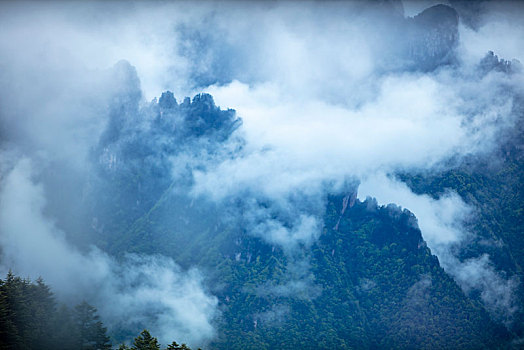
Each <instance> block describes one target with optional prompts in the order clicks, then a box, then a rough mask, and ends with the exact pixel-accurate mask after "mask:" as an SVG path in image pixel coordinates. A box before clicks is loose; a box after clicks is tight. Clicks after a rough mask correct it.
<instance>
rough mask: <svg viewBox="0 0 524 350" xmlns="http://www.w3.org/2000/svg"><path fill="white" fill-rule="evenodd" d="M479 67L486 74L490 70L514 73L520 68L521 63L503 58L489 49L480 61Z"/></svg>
mask: <svg viewBox="0 0 524 350" xmlns="http://www.w3.org/2000/svg"><path fill="white" fill-rule="evenodd" d="M479 69H480V71H481V73H482V74H487V73H489V72H490V71H496V72H503V73H516V72H520V71H521V70H522V64H521V63H520V62H519V61H518V60H511V61H508V60H505V59H503V58H500V59H499V57H498V56H497V55H495V54H494V53H493V51H489V52H488V53H487V54H486V56H484V58H483V59H482V60H481V61H480V64H479Z"/></svg>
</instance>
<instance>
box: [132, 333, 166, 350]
mask: <svg viewBox="0 0 524 350" xmlns="http://www.w3.org/2000/svg"><path fill="white" fill-rule="evenodd" d="M132 349H133V350H160V345H159V344H158V340H157V339H156V338H155V337H152V336H151V334H150V333H149V331H148V330H147V329H144V330H143V331H142V333H140V335H139V336H138V337H136V338H135V341H134V343H133V347H132Z"/></svg>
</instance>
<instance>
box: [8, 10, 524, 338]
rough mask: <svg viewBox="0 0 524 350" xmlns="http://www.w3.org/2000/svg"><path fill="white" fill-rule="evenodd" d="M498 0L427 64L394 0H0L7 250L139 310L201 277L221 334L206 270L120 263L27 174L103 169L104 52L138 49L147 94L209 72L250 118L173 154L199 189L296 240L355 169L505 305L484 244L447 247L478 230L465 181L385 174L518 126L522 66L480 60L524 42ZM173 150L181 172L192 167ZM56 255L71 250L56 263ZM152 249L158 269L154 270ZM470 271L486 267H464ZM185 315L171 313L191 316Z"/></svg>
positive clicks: (210, 80) (13, 258) (227, 103)
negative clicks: (461, 252) (83, 240)
mask: <svg viewBox="0 0 524 350" xmlns="http://www.w3.org/2000/svg"><path fill="white" fill-rule="evenodd" d="M429 3H431V4H433V3H435V2H434V1H429V2H425V4H429ZM411 5H414V4H411ZM411 5H410V4H409V3H408V2H405V3H404V6H405V8H406V10H407V11H406V13H405V14H406V15H408V16H411V15H414V14H416V13H417V12H418V11H420V10H421V9H422V8H418V7H416V6H415V7H413V6H411ZM410 6H411V7H410ZM486 6H487V7H486V11H485V13H484V14H483V15H482V17H481V20H480V25H479V29H478V30H477V31H475V30H473V29H470V28H468V27H465V26H463V25H459V26H458V33H459V34H460V39H459V41H458V43H457V44H458V46H457V48H456V51H453V53H451V54H456V55H457V57H455V58H456V62H455V65H451V66H442V67H438V69H435V70H432V69H422V68H421V67H418V66H417V61H416V59H414V58H413V55H411V56H410V52H412V51H413V43H414V42H415V43H419V44H421V45H422V49H421V51H423V52H425V51H424V50H425V49H428V47H429V49H431V48H432V47H431V43H432V42H433V41H431V40H430V43H429V44H428V43H426V42H424V40H422V39H420V38H419V37H417V36H416V35H415V34H413V33H412V31H411V30H409V28H411V27H410V26H409V25H408V24H406V23H413V22H405V21H404V14H403V13H402V11H401V9H400V8H399V7H398V6H396V4H394V3H393V2H392V3H391V4H389V3H386V2H381V3H380V4H379V3H377V4H373V5H369V4H365V3H362V2H330V3H329V4H326V3H317V2H308V3H307V4H306V5H304V6H302V5H301V6H298V5H297V4H295V3H287V2H284V3H273V2H271V3H266V2H256V3H249V4H247V3H243V4H239V3H238V2H220V3H209V2H202V3H198V4H193V3H191V4H190V3H185V2H177V3H163V2H162V3H153V4H149V3H147V4H146V3H143V2H135V3H131V4H127V3H126V4H124V3H121V2H111V3H109V4H105V3H98V2H96V3H81V4H79V3H75V4H64V3H43V4H40V3H31V4H26V3H25V4H24V6H21V5H19V4H17V3H14V2H12V3H3V4H2V5H1V7H2V10H3V11H0V13H1V14H0V20H1V21H2V24H3V30H2V32H1V33H0V58H1V60H0V62H1V63H0V68H1V69H0V72H1V73H0V78H1V81H2V83H1V85H0V92H1V93H2V96H4V98H3V103H2V104H1V105H0V117H1V125H0V133H1V134H0V135H1V137H2V142H3V144H2V147H3V148H9V150H12V149H16V153H17V155H16V157H17V158H19V159H21V160H20V161H17V160H14V161H13V162H12V163H13V164H12V167H13V168H12V169H11V170H9V169H7V170H4V169H2V176H3V180H2V182H3V183H4V186H3V189H2V194H1V195H2V198H4V199H5V200H4V201H2V204H1V205H2V212H1V213H0V215H2V218H3V220H2V228H3V232H6V233H5V234H2V237H1V238H0V239H1V240H2V247H3V253H4V259H5V260H4V263H5V265H7V264H8V262H15V263H16V265H17V266H18V268H19V269H20V271H22V272H24V273H25V271H27V273H38V274H42V275H43V276H44V278H46V279H47V280H49V281H50V282H51V284H52V285H53V284H56V285H57V286H60V288H62V287H63V288H65V289H67V287H66V286H67V285H68V284H71V283H70V281H76V280H77V279H78V276H85V278H82V279H80V280H79V282H78V285H79V286H86V287H88V286H90V285H92V284H97V283H98V284H100V285H102V287H103V288H101V289H100V290H104V291H106V292H107V295H109V294H110V292H111V293H115V295H120V296H121V298H118V299H119V300H121V301H122V302H124V301H125V302H126V303H128V304H127V305H130V307H132V308H135V309H136V310H143V309H142V306H143V305H146V304H148V303H149V302H150V301H151V299H152V298H153V296H156V297H161V299H160V303H161V304H160V306H162V307H166V308H167V310H168V311H166V312H171V311H172V312H173V314H174V315H179V314H180V307H179V305H180V304H179V301H180V297H181V296H180V295H178V294H176V293H175V292H176V291H174V290H172V289H171V287H168V286H165V285H163V284H162V282H163V281H164V280H165V281H178V283H181V284H183V285H184V286H186V287H187V289H188V290H191V291H194V293H192V294H191V296H192V297H194V298H193V299H191V300H190V301H189V303H190V304H191V303H194V304H195V308H196V310H197V314H198V315H199V317H195V320H197V321H198V323H197V324H196V325H195V329H198V330H199V331H201V333H202V335H203V338H202V339H204V338H208V337H210V336H211V334H212V328H210V327H211V326H210V322H211V320H212V318H213V315H214V301H213V300H214V299H213V298H212V297H211V296H209V295H208V294H206V293H205V292H204V291H203V290H202V289H199V288H200V287H199V286H201V284H202V280H201V279H200V278H201V277H198V273H197V272H194V271H193V272H192V271H186V272H184V271H180V270H178V268H177V267H176V266H175V265H173V264H172V263H171V262H169V261H167V262H165V263H161V262H159V261H158V259H157V258H151V257H141V258H137V257H134V258H128V259H127V260H125V261H123V262H122V264H120V262H117V261H116V260H114V259H113V258H111V257H107V256H105V255H104V253H102V252H99V251H96V250H91V251H90V252H88V253H81V252H79V251H78V250H75V248H73V247H71V246H70V245H69V244H68V243H67V237H66V233H65V232H60V230H58V229H57V225H55V224H54V223H53V222H52V221H50V220H49V218H48V217H46V216H45V215H43V213H42V211H43V208H44V207H45V206H46V204H45V203H46V200H54V199H53V198H52V196H49V195H48V192H46V190H48V189H47V188H46V187H45V184H42V185H40V184H37V183H39V182H38V181H37V180H36V179H32V178H31V176H32V175H31V174H32V170H31V169H32V168H35V169H36V170H41V169H43V168H46V167H49V166H50V165H53V164H54V165H55V166H56V164H60V169H64V168H68V167H74V168H77V169H81V170H85V171H84V172H88V171H90V170H91V169H90V163H89V161H88V160H87V155H88V154H89V151H90V150H91V149H92V147H95V146H96V145H97V144H98V141H99V139H100V136H101V134H102V132H103V130H104V128H105V127H106V125H107V123H108V120H109V118H110V116H109V112H110V108H109V107H110V106H111V104H112V102H114V100H113V99H114V97H115V96H116V95H118V93H119V92H121V91H122V90H125V89H127V88H129V81H128V80H126V79H119V77H118V76H115V75H114V70H110V69H109V67H112V66H113V65H114V64H115V63H116V62H118V61H119V60H121V59H126V60H128V61H129V62H131V64H132V65H133V66H135V67H136V75H135V78H136V81H135V83H137V81H138V78H139V79H140V84H138V83H137V85H136V86H135V85H133V84H131V85H132V88H133V89H135V90H137V91H139V93H140V97H139V98H137V100H136V101H135V102H136V103H137V104H140V105H143V104H145V102H144V100H150V99H151V98H153V97H154V96H158V95H159V94H160V92H161V91H163V90H165V89H170V90H172V91H174V92H175V95H176V96H177V97H182V96H184V95H185V94H190V93H193V92H194V91H195V90H198V91H197V92H201V91H200V90H205V91H208V92H210V93H211V94H213V96H214V98H215V101H216V102H217V103H218V104H219V105H220V106H222V107H231V108H234V109H236V110H237V113H238V115H239V116H240V117H241V118H243V120H244V124H243V127H242V129H241V130H239V131H238V132H237V136H239V137H242V138H244V141H245V143H244V144H243V145H242V147H241V150H239V151H238V152H237V153H235V156H234V157H231V154H228V155H227V156H224V157H220V159H210V160H209V161H208V159H207V158H206V157H209V155H206V156H205V157H204V156H202V155H198V154H193V153H191V152H188V154H181V155H179V156H178V158H177V159H178V160H179V161H181V162H182V161H183V162H185V163H187V164H197V165H199V166H198V169H192V170H193V176H194V184H193V187H192V191H191V195H193V196H194V197H199V196H200V197H205V198H206V199H212V200H214V201H218V202H220V201H223V200H231V199H240V200H241V202H242V203H241V206H242V207H243V209H244V211H243V213H245V215H244V217H243V218H242V220H243V224H244V225H245V228H246V230H247V231H248V232H250V233H252V234H254V235H256V236H259V237H263V238H264V239H266V240H267V241H268V242H270V243H271V244H278V245H280V246H282V247H283V248H284V249H285V250H286V252H288V254H289V255H293V254H295V252H296V251H297V249H302V248H307V247H308V246H309V245H310V244H311V243H312V242H314V241H315V239H316V238H317V237H318V235H319V233H320V232H319V231H320V228H321V227H322V222H321V217H322V214H323V208H324V204H325V197H326V194H327V193H328V192H338V191H342V192H343V191H348V190H352V189H353V186H351V184H354V183H356V182H358V181H359V180H360V181H362V185H361V187H360V191H361V193H364V194H370V195H373V196H375V197H377V198H378V199H379V201H381V202H382V203H389V202H394V203H399V204H401V205H402V206H404V207H406V208H408V209H410V210H412V211H413V212H414V213H415V214H416V215H417V217H418V220H419V225H420V227H421V229H422V234H423V236H424V238H425V239H426V240H427V241H428V244H429V245H430V247H431V248H432V250H433V252H434V253H436V254H437V255H438V256H439V258H440V260H441V262H442V264H443V266H444V267H445V268H446V270H447V271H448V272H450V273H451V274H453V275H454V276H456V278H458V279H459V281H461V284H462V286H463V288H465V289H468V288H473V289H475V288H478V289H481V290H482V291H483V298H484V299H485V301H486V303H488V305H494V306H493V307H494V310H499V309H503V306H498V305H507V307H506V309H508V310H511V308H512V306H511V305H512V304H511V300H510V299H504V296H505V295H510V294H511V293H510V292H511V290H513V285H512V283H513V282H512V281H508V280H506V279H504V278H503V276H500V275H498V273H497V272H495V271H494V270H493V269H492V268H491V267H490V266H491V265H490V263H489V259H488V258H487V257H486V258H483V257H482V258H479V259H477V260H471V261H469V262H460V261H458V260H456V259H455V258H454V257H453V255H452V254H451V253H450V251H449V248H450V247H451V246H452V245H454V244H458V243H459V242H462V241H463V240H464V238H465V237H466V236H467V233H466V232H464V230H462V228H461V227H460V222H461V218H462V217H463V216H464V215H468V213H469V212H470V208H468V207H467V206H465V205H464V203H463V202H462V201H461V200H460V198H459V197H458V196H457V195H456V194H453V193H449V194H448V195H446V196H445V197H443V198H441V199H440V200H438V201H435V200H432V199H430V198H428V197H425V196H415V195H413V194H412V193H411V192H410V191H408V190H407V189H406V188H405V187H403V186H402V185H400V184H398V183H394V182H392V180H391V179H390V178H389V177H387V176H386V175H385V174H391V173H394V172H396V171H399V170H402V171H404V170H411V169H426V170H428V169H434V168H435V167H440V166H442V163H443V162H444V161H446V160H448V159H450V158H452V157H455V158H456V159H457V158H458V159H459V160H460V158H461V157H464V156H467V155H472V154H473V155H477V154H481V153H482V152H486V151H489V150H490V149H491V148H492V147H493V145H494V144H496V142H497V141H498V139H497V138H498V135H499V133H500V131H501V130H504V129H507V128H511V127H512V125H513V122H514V116H513V107H514V103H515V101H514V97H515V95H517V94H518V93H522V86H523V85H522V81H523V77H522V74H513V75H506V74H503V73H500V72H490V73H488V74H483V73H481V72H479V71H478V69H477V64H478V62H479V61H480V59H481V58H482V57H483V56H484V55H485V53H486V52H487V51H488V50H494V51H495V52H496V53H497V54H499V55H500V56H501V57H504V58H506V59H512V58H517V59H520V60H523V58H524V53H523V52H522V50H521V48H522V47H524V45H519V43H521V42H522V38H523V37H524V35H522V34H523V33H522V31H523V30H522V25H520V23H524V21H522V20H521V19H522V18H521V17H522V15H521V14H522V13H523V12H522V11H516V10H515V9H517V10H518V9H519V6H520V5H512V4H505V5H493V4H491V5H486ZM115 14H117V15H115ZM428 29H432V28H431V27H430V28H428ZM423 32H424V33H433V32H432V31H431V30H428V31H426V30H423ZM447 34H449V36H450V37H454V32H450V33H447ZM437 39H438V38H437ZM426 44H428V45H429V46H427V47H426V46H424V45H426ZM452 44H453V43H452ZM410 48H411V49H410ZM410 50H411V51H410ZM437 51H438V50H437ZM429 52H433V51H431V50H430V51H429ZM439 62H440V61H439ZM119 67H123V66H122V65H120V66H119ZM117 75H118V74H117ZM135 121H136V120H134V119H128V120H126V122H128V123H129V122H135ZM7 142H9V144H8V143H7ZM231 149H236V148H235V147H231ZM4 154H6V153H4ZM20 154H21V155H22V156H20ZM199 156H202V157H201V158H205V159H196V158H199ZM21 157H28V159H31V160H28V159H27V158H21ZM209 158H211V157H209ZM202 163H205V164H204V165H203V166H200V165H202ZM71 164H73V165H71ZM173 164H175V165H174V169H173V171H172V173H173V175H174V177H176V176H178V175H179V174H186V172H185V171H181V170H180V169H178V168H176V163H175V162H174V163H173ZM79 172H81V171H79ZM34 173H36V174H37V176H35V178H38V177H39V172H38V171H35V172H34ZM177 174H178V175H177ZM71 178H74V179H75V180H76V177H75V176H71ZM79 182H81V181H79ZM6 184H10V186H7V185H6ZM82 185H86V184H85V183H82ZM86 186H87V185H86ZM14 189H16V191H17V192H14V191H15V190H14ZM5 203H10V204H9V205H6V204H5ZM60 203H61V202H60ZM66 204H67V203H63V204H62V203H61V205H66ZM69 204H70V203H69ZM26 218H31V220H27V219H26ZM14 233H17V234H14ZM32 242H35V243H32ZM43 242H46V244H45V245H44V244H43ZM42 246H46V249H41V247H42ZM151 259H152V260H151ZM60 261H68V262H70V263H68V264H67V266H69V265H70V266H71V268H67V269H65V268H61V269H57V268H56V267H57V266H63V265H64V264H60V263H59V262H60ZM88 266H89V269H87V267H88ZM126 266H133V269H134V270H136V271H137V272H136V274H135V275H129V274H128V272H126V271H127V270H126ZM151 266H155V267H156V268H157V269H159V273H158V275H156V274H155V275H154V276H150V275H148V273H147V271H149V269H150V268H151ZM466 271H474V272H475V275H474V276H476V277H475V278H471V279H470V280H468V278H467V276H468V274H467V273H466ZM119 274H121V275H122V276H127V277H125V278H124V277H117V276H119ZM490 274H491V275H490ZM461 276H462V277H461ZM490 276H491V277H493V278H491V281H493V283H488V281H489V280H490ZM496 276H498V277H497V278H495V277H496ZM298 277H299V278H300V277H301V276H298ZM111 278H115V279H116V280H117V281H120V282H119V283H121V284H122V286H125V285H126V283H130V284H133V283H134V282H136V281H137V280H139V279H143V280H144V283H145V284H144V288H143V289H140V292H138V291H137V294H134V295H133V296H134V297H135V298H138V300H140V298H142V297H143V298H144V303H141V302H139V303H138V304H139V305H134V304H133V302H132V301H131V299H130V298H126V296H130V295H131V294H118V293H121V292H120V290H121V289H112V288H114V287H113V286H112V285H110V284H109V285H108V284H107V283H109V282H105V281H106V279H111ZM126 278H127V279H126ZM130 281H133V282H130ZM104 283H106V284H104ZM117 284H118V283H117ZM469 284H471V287H469ZM297 285H299V284H297ZM122 286H121V287H122ZM115 288H116V287H115ZM119 288H120V287H119ZM505 293H506V294H505ZM104 295H106V294H104ZM110 300H114V299H110ZM490 300H500V301H501V302H497V301H495V302H493V303H492V304H489V303H490ZM504 300H507V302H505V301H504ZM197 304H200V305H204V306H203V307H201V308H198V307H197V306H196V305H197ZM115 305H118V304H115ZM156 305H157V304H156ZM97 306H98V305H97ZM157 306H158V305H157ZM100 307H101V306H100ZM155 307H156V306H155ZM101 309H102V307H101ZM122 309H126V308H122ZM162 315H164V314H161V316H162ZM166 315H167V314H166ZM180 315H181V316H180V317H178V316H177V317H178V318H175V319H174V321H173V322H174V323H170V322H171V321H170V322H168V323H167V324H168V325H169V326H170V327H171V325H173V329H180V322H181V320H184V319H185V318H184V317H185V316H183V315H182V314H180ZM184 315H185V314H184ZM162 317H163V316H162ZM166 317H167V316H166ZM159 319H160V318H159ZM155 324H156V323H155ZM158 327H160V325H159V326H158ZM162 329H163V328H162ZM159 331H161V332H163V331H162V330H161V329H160V328H159ZM191 337H195V338H198V337H197V336H196V335H191Z"/></svg>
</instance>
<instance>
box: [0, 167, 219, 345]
mask: <svg viewBox="0 0 524 350" xmlns="http://www.w3.org/2000/svg"><path fill="white" fill-rule="evenodd" d="M2 175H3V176H2V182H1V191H0V245H1V247H2V251H1V252H2V270H4V273H5V272H6V271H7V269H9V268H12V269H13V271H14V272H15V273H16V274H19V275H22V276H32V277H35V276H42V277H43V278H44V280H45V281H46V282H47V283H49V284H50V285H51V286H52V288H53V290H54V291H55V292H56V293H57V295H58V296H59V297H61V298H62V300H64V299H65V300H69V301H70V302H75V303H78V302H80V301H81V300H82V299H84V298H85V299H87V300H88V301H89V302H91V303H93V304H95V305H96V307H97V308H98V310H99V312H100V314H101V316H102V318H103V320H104V322H105V324H106V325H108V326H109V327H110V328H111V330H112V331H118V330H119V331H125V332H126V334H129V335H130V336H135V335H136V334H135V333H137V332H139V331H140V330H141V329H143V328H146V327H147V328H148V329H150V331H151V332H152V333H153V334H155V335H156V336H158V338H159V339H160V341H161V342H163V343H170V342H172V341H173V340H175V339H176V340H177V341H183V342H186V343H188V344H194V345H202V344H203V343H205V342H206V341H208V340H210V339H211V338H212V337H213V336H214V334H215V330H214V327H213V320H214V317H215V316H217V299H216V298H215V297H213V296H212V295H210V294H209V293H208V292H207V291H206V290H205V288H204V287H203V276H202V275H201V274H200V272H199V271H198V270H196V269H190V270H188V271H183V270H182V269H181V268H180V267H179V266H178V265H176V264H175V263H174V262H173V260H172V259H170V258H167V257H163V256H138V255H127V256H125V257H124V258H122V259H118V260H117V259H115V258H112V257H110V256H108V255H107V254H105V253H103V252H101V251H100V250H98V249H97V248H95V247H92V248H91V249H90V250H89V251H87V252H82V251H80V250H78V249H77V248H75V247H73V246H72V245H71V244H69V243H68V242H67V237H66V235H65V233H64V232H62V231H60V230H59V229H58V228H57V227H56V225H55V224H54V222H53V221H52V220H50V219H49V218H47V217H46V216H45V215H44V214H43V208H44V204H45V198H44V192H43V188H42V186H41V185H40V184H38V183H35V182H34V181H33V179H32V178H33V176H34V171H33V169H32V162H31V161H30V160H29V159H27V158H22V159H20V160H18V161H16V162H15V163H14V167H13V168H12V169H11V170H10V171H9V172H8V173H3V174H2ZM133 332H135V333H133Z"/></svg>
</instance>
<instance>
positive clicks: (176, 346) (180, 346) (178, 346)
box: [166, 341, 191, 350]
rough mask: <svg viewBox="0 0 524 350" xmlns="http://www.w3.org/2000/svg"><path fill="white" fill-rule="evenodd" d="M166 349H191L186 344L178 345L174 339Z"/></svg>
mask: <svg viewBox="0 0 524 350" xmlns="http://www.w3.org/2000/svg"><path fill="white" fill-rule="evenodd" d="M166 350H191V348H190V347H188V346H187V345H186V344H182V345H178V343H177V342H176V341H174V342H172V343H171V344H169V345H168V346H167V348H166Z"/></svg>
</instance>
